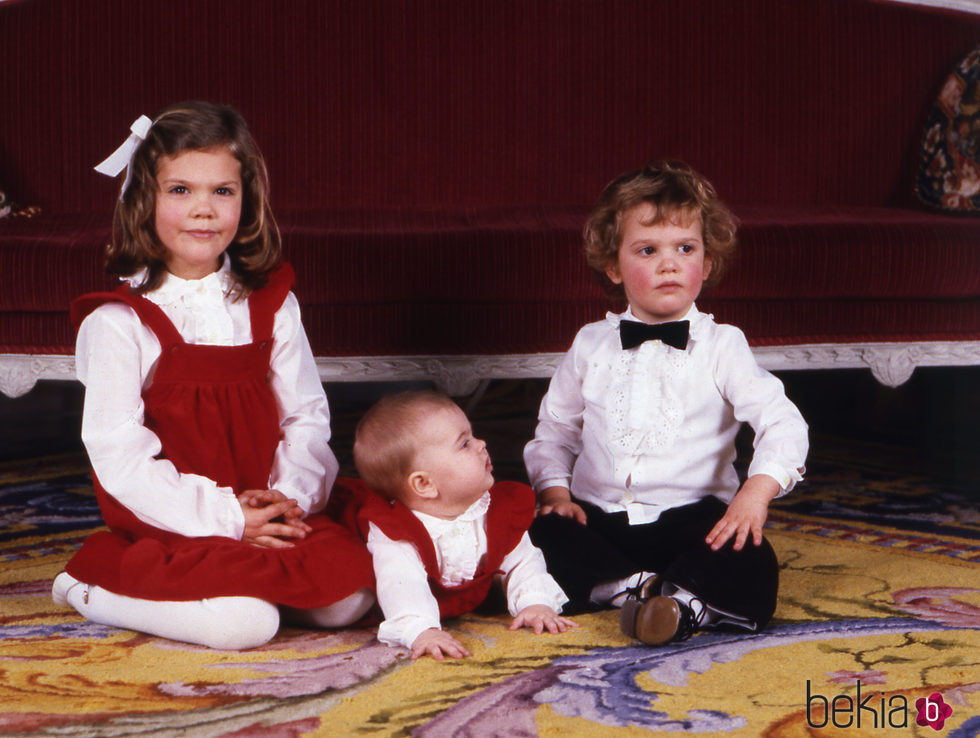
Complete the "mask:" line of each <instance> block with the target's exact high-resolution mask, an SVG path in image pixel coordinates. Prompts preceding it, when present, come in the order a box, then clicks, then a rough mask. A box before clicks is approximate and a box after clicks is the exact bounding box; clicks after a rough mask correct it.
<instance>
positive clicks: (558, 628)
mask: <svg viewBox="0 0 980 738" xmlns="http://www.w3.org/2000/svg"><path fill="white" fill-rule="evenodd" d="M523 627H528V628H533V629H534V632H535V633H538V634H540V633H543V632H544V631H545V630H547V631H548V632H549V633H564V632H565V631H566V630H568V629H569V628H577V627H578V623H576V622H575V621H574V620H569V619H568V618H564V617H562V616H561V615H559V614H558V613H556V612H555V611H554V610H552V609H551V608H550V607H548V606H546V605H531V606H530V607H525V608H524V609H523V610H521V611H520V612H519V613H517V617H515V618H514V620H513V621H512V622H511V624H510V630H519V629H520V628H523Z"/></svg>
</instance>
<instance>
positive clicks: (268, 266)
mask: <svg viewBox="0 0 980 738" xmlns="http://www.w3.org/2000/svg"><path fill="white" fill-rule="evenodd" d="M219 147H227V149H228V151H229V152H230V153H231V154H232V156H234V157H235V158H236V159H237V160H238V162H239V164H241V177H242V214H241V219H240V221H239V224H238V232H237V233H236V234H235V237H234V239H233V240H232V242H231V244H229V246H228V248H227V250H226V251H225V253H226V254H227V256H228V258H229V259H230V260H231V269H232V273H233V274H234V275H235V278H236V280H237V282H238V290H237V295H236V297H238V298H241V297H244V296H245V295H247V294H248V293H249V292H251V291H253V290H256V289H258V288H259V287H262V286H263V285H265V283H266V282H267V280H268V276H269V273H270V272H272V270H273V269H275V267H276V266H277V265H278V263H279V259H280V254H281V250H282V241H281V238H280V235H279V228H278V227H277V225H276V221H275V218H274V217H273V215H272V211H271V209H270V207H269V176H268V172H267V171H266V166H265V160H264V159H263V158H262V153H261V152H260V151H259V147H258V146H257V145H256V143H255V140H254V139H253V138H252V134H251V132H250V131H249V129H248V125H247V124H246V123H245V119H244V118H242V116H241V115H240V114H239V113H238V111H236V110H234V109H233V108H230V107H228V106H226V105H216V104H214V103H209V102H197V101H191V102H183V103H178V104H176V105H171V106H170V107H167V108H165V109H164V110H162V111H160V112H159V113H158V114H157V116H156V118H155V119H154V121H153V125H152V126H151V127H150V130H149V133H148V134H147V136H146V139H145V140H144V141H142V142H141V143H140V145H139V146H138V147H137V148H136V151H135V152H134V154H133V158H132V161H131V162H130V164H129V172H130V182H129V185H128V187H126V189H125V191H124V192H123V193H122V195H121V196H120V199H119V202H118V203H117V204H116V210H115V213H114V215H113V223H112V241H111V242H110V244H109V246H108V248H107V250H106V271H107V272H108V273H109V274H111V275H114V276H119V277H129V276H132V275H133V274H135V273H136V272H138V271H139V270H140V269H143V268H145V269H146V270H147V276H146V279H145V280H144V281H143V283H142V284H141V285H140V286H139V287H137V288H136V291H137V292H139V293H143V292H149V291H151V290H154V289H156V288H157V287H159V286H160V284H161V283H162V282H163V278H164V276H165V274H166V271H167V248H166V246H165V245H164V244H163V243H161V242H160V239H159V237H158V236H157V233H156V228H155V226H154V212H155V210H156V198H157V179H156V177H157V170H158V167H159V162H160V159H161V157H164V156H167V157H174V156H177V155H178V154H181V153H183V152H185V151H201V150H208V149H214V148H219Z"/></svg>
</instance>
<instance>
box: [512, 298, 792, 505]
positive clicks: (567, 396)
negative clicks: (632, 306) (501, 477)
mask: <svg viewBox="0 0 980 738" xmlns="http://www.w3.org/2000/svg"><path fill="white" fill-rule="evenodd" d="M683 319H684V320H689V321H690V324H691V327H690V340H689V343H688V347H687V349H686V350H685V351H681V350H678V349H674V348H671V347H669V346H666V345H664V344H663V343H662V342H661V341H647V342H646V343H644V344H642V345H641V346H639V347H637V348H635V349H630V350H623V349H622V347H621V344H620V337H619V323H620V321H621V320H635V318H634V317H633V315H632V312H631V311H630V310H627V311H626V312H624V313H621V314H618V315H617V314H613V313H609V314H607V315H606V318H605V320H601V321H597V322H595V323H590V324H588V325H586V326H584V327H583V328H582V329H581V330H580V331H579V332H578V334H577V335H576V337H575V340H574V341H573V343H572V346H571V348H570V349H569V351H568V352H567V353H566V354H565V356H564V357H563V358H562V360H561V362H560V363H559V366H558V369H557V370H556V372H555V375H554V377H553V378H552V380H551V384H550V386H549V388H548V392H547V394H546V395H545V397H544V399H543V400H542V402H541V408H540V412H539V414H538V426H537V429H536V431H535V436H534V439H533V440H532V441H530V442H529V443H528V444H527V446H526V447H525V450H524V461H525V464H526V466H527V470H528V475H529V477H530V480H531V484H532V485H533V486H534V488H535V490H537V491H541V490H542V489H545V488H546V487H549V486H555V485H560V486H563V487H566V488H568V489H570V490H571V492H572V494H573V496H574V497H576V498H578V499H581V500H585V501H586V502H590V503H592V504H594V505H596V506H598V507H599V508H601V509H603V510H605V511H607V512H622V511H625V512H626V513H627V516H628V519H629V522H630V523H631V524H641V523H649V522H653V521H654V520H656V519H657V518H658V517H659V516H660V514H661V513H662V512H663V511H664V510H667V509H670V508H673V507H678V506H681V505H686V504H689V503H693V502H697V501H698V500H700V499H702V498H703V497H705V496H707V495H709V494H713V495H716V496H717V497H719V498H721V499H722V500H724V501H726V502H730V501H731V499H732V498H733V497H734V496H735V493H736V492H737V491H738V487H739V480H738V476H737V473H736V471H735V469H734V467H733V462H734V461H735V444H734V441H735V435H736V433H737V432H738V429H739V427H740V425H741V423H742V422H747V423H749V424H750V425H751V426H752V428H753V429H754V430H755V434H756V435H755V452H754V454H753V458H752V462H751V464H750V466H749V470H748V474H749V476H752V475H754V474H767V475H769V476H771V477H772V478H774V479H775V480H776V481H777V482H778V483H779V485H780V488H781V490H782V491H781V493H780V494H785V493H786V492H788V491H789V490H791V489H792V488H793V486H795V484H796V482H798V481H800V480H801V479H802V469H803V466H804V462H805V460H806V454H807V449H808V440H807V425H806V422H805V421H804V420H803V417H802V415H800V412H799V410H798V409H797V408H796V406H795V405H794V404H793V403H792V402H790V401H789V400H788V399H787V398H786V395H785V392H784V391H783V386H782V382H780V381H779V380H778V379H777V378H776V377H774V376H773V375H772V374H770V373H769V372H767V371H765V370H764V369H762V368H761V367H759V365H758V364H757V363H756V360H755V357H754V356H753V355H752V352H751V350H750V348H749V344H748V341H747V340H746V339H745V335H744V334H743V333H742V331H741V330H739V329H738V328H736V327H734V326H730V325H721V324H718V323H715V322H714V320H713V318H712V317H711V316H710V315H707V314H705V313H701V312H699V311H698V310H697V308H696V307H695V306H692V307H691V309H690V311H689V312H688V314H687V315H686V316H685V317H684V318H683Z"/></svg>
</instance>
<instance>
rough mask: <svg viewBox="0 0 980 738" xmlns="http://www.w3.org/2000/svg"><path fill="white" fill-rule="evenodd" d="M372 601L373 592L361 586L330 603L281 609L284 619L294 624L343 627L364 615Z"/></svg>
mask: <svg viewBox="0 0 980 738" xmlns="http://www.w3.org/2000/svg"><path fill="white" fill-rule="evenodd" d="M374 602H375V599H374V592H372V591H371V590H370V589H364V588H362V589H359V590H357V591H356V592H354V594H351V595H348V596H347V597H345V598H344V599H342V600H338V601H337V602H334V603H333V604H332V605H326V606H324V607H314V608H312V609H310V610H299V609H296V608H294V607H283V608H282V611H283V616H284V617H285V618H286V620H288V621H289V622H290V623H293V624H295V625H305V626H307V627H309V628H343V627H344V626H345V625H350V624H351V623H356V622H357V621H358V620H360V619H361V618H362V617H364V614H365V613H366V612H367V611H368V610H370V609H371V606H372V605H373V604H374Z"/></svg>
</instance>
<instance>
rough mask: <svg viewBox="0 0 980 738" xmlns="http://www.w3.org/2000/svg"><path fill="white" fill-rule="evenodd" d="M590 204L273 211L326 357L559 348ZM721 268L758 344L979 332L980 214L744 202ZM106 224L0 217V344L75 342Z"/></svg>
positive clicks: (712, 295) (592, 292) (584, 305)
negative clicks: (72, 311)
mask: <svg viewBox="0 0 980 738" xmlns="http://www.w3.org/2000/svg"><path fill="white" fill-rule="evenodd" d="M585 215H586V211H585V209H574V208H564V209H563V208H551V209H543V208H523V209H515V208H508V209H495V210H480V211H447V212H423V211H417V210H411V211H399V210H378V211H370V212H369V211H357V210H344V211H321V212H316V213H308V212H303V213H285V214H282V215H280V217H279V221H280V227H281V230H282V233H283V241H284V255H285V258H286V259H287V260H289V261H290V262H291V263H292V265H293V267H294V268H295V270H296V274H297V284H296V293H297V296H298V297H299V300H300V304H301V305H302V308H303V315H304V323H305V325H306V328H307V332H308V333H309V336H310V342H311V344H312V345H313V350H314V352H315V353H316V354H317V355H318V356H377V355H412V356H418V355H466V354H525V353H539V352H559V351H564V350H565V349H566V348H567V347H568V345H569V344H570V343H571V340H572V338H573V337H574V335H575V332H576V331H577V330H578V328H579V327H580V326H582V325H583V324H585V323H587V322H589V321H592V320H598V319H600V318H601V317H602V316H603V315H604V314H605V312H606V310H609V309H613V310H618V309H621V307H622V306H619V305H613V304H610V303H609V302H608V301H607V300H606V299H605V297H604V296H603V295H602V292H601V291H600V289H599V287H598V285H597V284H596V283H595V282H594V281H593V279H592V277H591V275H590V273H589V270H588V268H587V267H586V265H585V261H584V258H583V257H582V246H581V240H582V238H581V229H582V224H583V223H584V220H585ZM738 215H739V217H740V219H741V221H742V226H741V229H740V232H739V233H740V245H739V248H738V251H737V252H736V257H735V260H734V263H733V265H732V269H731V271H730V272H729V274H728V275H727V276H726V277H725V278H724V279H723V280H722V282H721V284H720V285H718V287H716V288H715V289H714V290H712V291H710V292H708V293H706V294H705V295H704V296H703V297H702V298H701V299H699V301H698V305H699V307H701V308H702V309H703V310H706V311H709V312H712V313H714V314H715V317H716V318H717V319H718V320H719V321H722V322H728V323H734V324H736V325H738V326H740V327H741V328H742V329H743V330H744V331H745V332H746V334H747V336H748V337H749V340H750V342H751V343H753V344H754V345H787V344H793V343H826V342H841V343H846V342H858V341H902V340H939V339H944V340H957V339H959V340H977V339H980V305H978V303H977V301H976V297H977V295H980V270H978V269H977V268H976V263H977V243H978V242H980V221H977V220H973V219H966V218H950V217H949V216H946V215H943V214H939V213H930V212H919V211H910V210H898V209H890V208H858V209H835V210H829V209H825V210H812V211H796V212H794V211H785V210H780V211H767V210H758V211H753V210H748V209H743V210H741V211H739V213H738ZM108 236H109V221H108V218H106V217H105V216H96V215H74V216H69V215H64V216H57V217H54V216H51V215H44V216H41V217H39V218H36V219H34V220H30V221H3V223H2V224H0V270H2V273H6V274H17V275H19V276H21V277H22V278H19V279H17V280H12V281H10V283H9V284H8V286H7V288H6V289H5V290H3V291H2V292H0V351H4V352H15V353H71V352H72V346H73V344H74V337H73V333H72V330H71V327H70V325H69V323H68V304H69V302H70V301H71V299H72V298H74V297H76V296H77V295H79V294H82V293H83V292H88V291H93V290H99V289H104V288H105V287H107V286H110V282H109V281H108V280H107V278H106V277H105V276H104V275H103V274H102V250H103V247H104V244H105V243H106V241H107V239H108Z"/></svg>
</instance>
